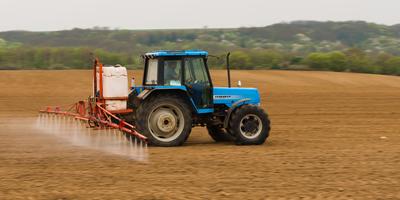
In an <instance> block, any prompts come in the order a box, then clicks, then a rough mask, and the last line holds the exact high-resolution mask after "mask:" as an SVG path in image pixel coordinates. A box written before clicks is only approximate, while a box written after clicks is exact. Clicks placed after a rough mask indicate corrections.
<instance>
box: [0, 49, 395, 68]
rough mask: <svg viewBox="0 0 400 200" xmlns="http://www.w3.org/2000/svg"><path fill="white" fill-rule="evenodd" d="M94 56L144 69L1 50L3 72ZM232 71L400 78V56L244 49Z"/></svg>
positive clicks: (219, 56) (128, 60)
mask: <svg viewBox="0 0 400 200" xmlns="http://www.w3.org/2000/svg"><path fill="white" fill-rule="evenodd" d="M91 53H93V54H94V55H96V56H97V57H99V58H100V60H101V61H102V62H103V63H105V64H122V65H124V66H127V67H128V68H130V69H135V68H141V67H143V66H142V65H143V64H142V61H141V58H140V54H127V53H117V52H110V51H106V50H103V49H90V48H83V47H81V48H73V47H25V46H19V47H14V48H0V69H89V68H90V67H91V66H90V60H91V57H90V55H91ZM225 55H226V54H225V53H222V52H216V53H213V52H211V56H210V57H209V66H210V67H211V68H224V67H225ZM231 67H232V69H243V70H251V69H292V70H326V71H338V72H341V71H348V72H362V73H375V74H390V75H400V56H395V55H392V54H388V53H379V54H372V53H366V52H365V51H363V50H361V49H357V48H352V49H347V50H345V51H331V52H313V53H309V54H307V55H304V56H302V55H299V54H294V53H289V52H285V51H278V50H268V49H251V50H249V49H242V50H235V51H233V52H232V55H231Z"/></svg>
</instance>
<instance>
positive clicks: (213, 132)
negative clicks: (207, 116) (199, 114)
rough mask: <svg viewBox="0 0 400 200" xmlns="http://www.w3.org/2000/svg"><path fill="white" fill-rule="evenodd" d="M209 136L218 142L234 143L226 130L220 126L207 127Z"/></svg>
mask: <svg viewBox="0 0 400 200" xmlns="http://www.w3.org/2000/svg"><path fill="white" fill-rule="evenodd" d="M207 131H208V134H209V135H210V136H211V138H212V139H213V140H214V141H216V142H229V141H233V140H234V138H233V136H232V135H230V134H229V133H228V132H227V131H226V130H225V129H224V128H222V127H219V126H211V125H209V126H207Z"/></svg>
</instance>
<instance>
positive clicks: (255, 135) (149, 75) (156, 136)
mask: <svg viewBox="0 0 400 200" xmlns="http://www.w3.org/2000/svg"><path fill="white" fill-rule="evenodd" d="M142 57H143V59H144V76H143V84H142V86H133V87H132V92H131V93H130V95H129V98H128V108H130V109H132V110H134V113H133V114H132V115H131V116H130V117H127V118H130V119H131V120H129V121H132V123H134V124H135V126H136V128H137V130H138V131H139V132H140V133H142V134H143V135H145V136H146V137H147V138H148V143H149V144H150V145H155V146H179V145H182V144H183V143H184V142H185V141H186V140H187V138H188V137H189V134H190V132H191V130H192V127H195V126H206V127H207V130H208V133H209V134H210V136H211V137H212V138H213V139H214V140H215V141H218V142H219V141H234V142H235V143H236V144H239V145H259V144H263V143H264V142H265V140H266V139H267V137H268V135H269V131H270V120H269V118H268V115H267V114H266V113H265V111H264V110H263V109H262V108H261V107H260V95H259V93H258V90H257V89H256V88H241V87H230V75H229V74H230V73H229V56H227V67H228V78H229V81H228V83H229V87H214V86H213V83H212V81H211V77H210V72H209V70H208V65H207V59H208V52H206V51H202V50H186V51H154V52H150V53H146V54H144V55H143V56H142ZM127 120H128V119H127Z"/></svg>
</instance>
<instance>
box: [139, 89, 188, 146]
mask: <svg viewBox="0 0 400 200" xmlns="http://www.w3.org/2000/svg"><path fill="white" fill-rule="evenodd" d="M136 120H137V121H136V127H137V129H138V131H139V132H140V133H142V134H143V135H145V136H146V137H147V138H148V142H149V144H150V145H155V146H163V147H171V146H180V145H182V144H183V143H184V142H185V141H186V140H187V138H188V137H189V134H190V132H191V129H192V117H191V109H190V107H189V106H188V105H187V103H186V102H185V100H184V99H183V98H182V97H181V96H179V95H171V94H164V95H156V96H153V97H150V98H148V99H145V100H144V101H143V102H142V103H141V104H140V105H139V108H138V109H137V111H136Z"/></svg>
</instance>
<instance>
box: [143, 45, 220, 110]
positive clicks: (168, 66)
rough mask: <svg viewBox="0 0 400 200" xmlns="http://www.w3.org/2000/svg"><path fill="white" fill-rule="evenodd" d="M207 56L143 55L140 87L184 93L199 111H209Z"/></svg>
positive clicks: (196, 52) (203, 53)
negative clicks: (141, 85)
mask: <svg viewBox="0 0 400 200" xmlns="http://www.w3.org/2000/svg"><path fill="white" fill-rule="evenodd" d="M207 56H208V53H207V52H206V51H201V50H187V51H154V52H150V53H146V54H145V55H143V58H144V64H145V67H144V76H143V86H144V88H157V89H174V88H176V89H179V90H184V91H187V94H188V95H189V96H190V99H192V101H193V103H194V105H195V107H196V108H197V109H198V110H199V111H200V112H201V111H203V112H207V111H209V112H212V108H213V99H212V98H213V94H212V93H213V86H212V82H211V78H210V74H209V70H208V66H207ZM210 109H211V110H210Z"/></svg>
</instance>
